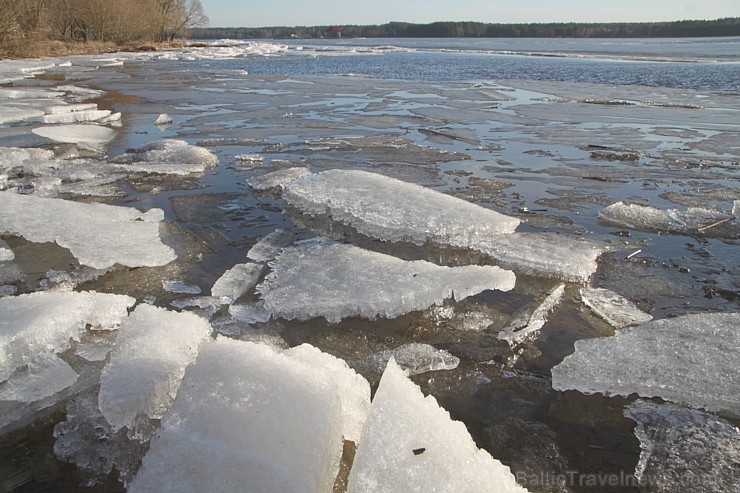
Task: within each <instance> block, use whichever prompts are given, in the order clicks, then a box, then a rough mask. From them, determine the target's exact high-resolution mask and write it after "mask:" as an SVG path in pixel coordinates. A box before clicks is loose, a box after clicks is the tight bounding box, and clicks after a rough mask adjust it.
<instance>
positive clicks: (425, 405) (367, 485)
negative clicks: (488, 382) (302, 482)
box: [347, 359, 527, 493]
mask: <svg viewBox="0 0 740 493" xmlns="http://www.w3.org/2000/svg"><path fill="white" fill-rule="evenodd" d="M347 491H348V492H349V493H356V492H377V491H403V492H420V493H421V492H424V493H426V492H429V491H455V492H469V493H473V492H479V491H498V492H526V491H527V490H526V489H524V488H522V487H521V486H519V485H518V484H517V483H516V480H515V478H514V475H513V474H512V473H511V470H510V469H509V468H508V467H506V466H505V465H503V464H502V463H501V462H500V461H498V460H496V459H494V458H493V457H491V455H490V454H489V453H488V452H486V451H485V450H482V449H479V448H478V447H477V446H476V445H475V442H473V439H472V438H471V437H470V433H469V432H468V430H467V429H466V428H465V425H464V424H463V423H461V422H459V421H453V420H452V419H451V418H450V415H449V413H448V412H447V411H446V410H444V409H443V408H441V407H440V406H439V405H438V404H437V400H436V399H435V398H434V397H432V396H427V397H424V394H422V392H421V390H420V389H419V387H417V386H416V385H415V384H414V383H413V382H412V381H411V380H409V379H408V377H407V376H406V375H405V374H404V372H403V370H402V369H401V368H400V367H399V366H398V365H397V364H396V362H395V360H393V359H391V360H390V361H389V362H388V366H387V367H386V370H385V372H384V373H383V377H382V378H381V380H380V385H379V386H378V390H377V392H376V393H375V396H374V398H373V403H372V406H371V408H370V414H369V416H368V418H367V421H366V423H365V428H364V429H363V432H362V436H361V438H360V443H359V447H358V449H357V454H356V455H355V460H354V464H353V466H352V470H351V471H350V476H349V484H348V486H347Z"/></svg>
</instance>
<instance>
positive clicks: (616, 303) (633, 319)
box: [581, 287, 653, 329]
mask: <svg viewBox="0 0 740 493" xmlns="http://www.w3.org/2000/svg"><path fill="white" fill-rule="evenodd" d="M581 299H582V300H583V303H584V304H585V305H586V306H587V307H589V308H590V309H591V310H593V311H594V313H596V314H597V315H598V316H599V317H601V318H603V319H604V320H606V321H607V322H608V323H609V324H610V325H612V326H613V327H614V328H616V329H621V328H623V327H629V326H630V325H639V324H642V323H645V322H649V321H650V320H652V319H653V317H652V315H649V314H647V313H645V312H643V311H642V310H640V309H639V308H637V307H636V306H635V305H634V304H633V303H632V302H631V301H630V300H628V299H627V298H625V297H624V296H620V295H618V294H617V293H615V292H613V291H609V290H608V289H604V288H589V287H583V288H581Z"/></svg>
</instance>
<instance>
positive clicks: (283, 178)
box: [249, 168, 311, 190]
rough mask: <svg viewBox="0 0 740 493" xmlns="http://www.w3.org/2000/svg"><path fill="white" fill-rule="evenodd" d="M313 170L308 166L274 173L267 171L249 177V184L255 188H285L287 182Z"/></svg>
mask: <svg viewBox="0 0 740 493" xmlns="http://www.w3.org/2000/svg"><path fill="white" fill-rule="evenodd" d="M310 174H311V172H310V171H308V168H287V169H281V170H278V171H273V172H272V173H267V174H264V175H262V176H253V177H252V178H250V179H249V186H250V187H252V188H254V189H255V190H272V189H276V188H283V187H285V186H286V185H287V184H289V183H292V182H294V181H295V180H298V179H299V178H302V177H304V176H308V175H310Z"/></svg>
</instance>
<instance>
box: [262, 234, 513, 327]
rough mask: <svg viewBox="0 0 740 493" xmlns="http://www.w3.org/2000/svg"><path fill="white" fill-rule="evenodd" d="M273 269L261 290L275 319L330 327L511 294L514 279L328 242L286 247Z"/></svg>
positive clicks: (494, 269) (480, 269) (493, 272)
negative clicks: (488, 293) (493, 292)
mask: <svg viewBox="0 0 740 493" xmlns="http://www.w3.org/2000/svg"><path fill="white" fill-rule="evenodd" d="M271 267H272V268H273V271H272V272H271V273H270V274H268V275H267V277H266V278H265V280H264V282H262V284H260V285H259V286H257V292H258V293H259V294H260V296H261V297H262V299H263V300H264V302H265V308H267V310H269V311H270V313H272V315H273V316H274V317H282V318H285V319H288V320H292V319H299V320H307V319H309V318H313V317H325V318H326V319H327V320H328V321H330V322H332V323H334V322H339V321H340V320H341V319H343V318H345V317H350V316H355V315H359V316H362V317H366V318H371V319H372V318H375V317H377V316H382V317H385V318H394V317H397V316H399V315H402V314H404V313H408V312H411V311H414V310H421V309H424V308H427V307H429V306H431V305H434V304H439V303H441V302H442V301H444V300H445V299H447V298H451V297H454V298H455V299H456V300H462V299H464V298H466V297H468V296H471V295H473V294H477V293H480V292H481V291H485V290H486V289H498V290H501V291H508V290H511V289H513V287H514V284H515V281H516V278H515V276H514V274H513V273H512V272H509V271H505V270H503V269H500V268H498V267H492V266H477V265H468V266H463V267H441V266H438V265H435V264H432V263H430V262H426V261H423V260H417V261H412V262H408V261H405V260H401V259H398V258H396V257H392V256H390V255H385V254H382V253H376V252H371V251H368V250H364V249H362V248H358V247H355V246H352V245H346V244H340V243H335V242H332V241H330V240H328V239H326V238H319V239H314V240H309V241H304V242H301V243H300V244H298V245H296V246H293V247H289V248H286V249H284V250H283V251H282V252H281V253H280V255H278V257H277V259H276V260H275V262H273V263H272V264H271Z"/></svg>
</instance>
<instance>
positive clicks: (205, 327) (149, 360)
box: [98, 304, 211, 435]
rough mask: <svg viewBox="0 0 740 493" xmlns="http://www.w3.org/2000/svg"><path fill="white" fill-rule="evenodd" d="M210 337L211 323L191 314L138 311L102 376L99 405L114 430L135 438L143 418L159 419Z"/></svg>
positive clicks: (126, 325) (143, 308)
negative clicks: (188, 367) (200, 348)
mask: <svg viewBox="0 0 740 493" xmlns="http://www.w3.org/2000/svg"><path fill="white" fill-rule="evenodd" d="M210 333H211V325H210V324H209V323H208V321H207V320H205V319H203V318H201V317H199V316H197V315H193V314H192V313H187V312H181V313H180V312H171V311H168V310H165V309H164V308H158V307H154V306H151V305H147V304H143V305H139V306H138V307H137V308H136V310H135V311H134V312H133V313H132V314H131V315H130V316H129V317H128V318H127V319H126V320H124V321H123V323H122V324H121V328H120V329H119V330H118V336H117V339H116V345H115V347H114V348H113V352H112V353H111V358H110V362H109V363H108V364H107V365H106V367H105V368H103V372H102V374H101V376H100V394H99V396H98V405H99V406H100V411H101V412H102V413H103V415H104V416H105V418H106V419H107V420H108V422H109V423H110V424H111V426H112V427H113V429H114V430H119V429H121V428H123V427H124V426H126V427H127V428H128V429H129V432H130V434H132V435H133V434H135V433H138V430H137V419H139V418H140V417H141V416H146V417H150V418H160V417H161V416H162V415H163V414H164V412H165V411H166V410H167V408H168V407H169V406H170V404H171V403H172V400H173V399H174V398H175V394H177V389H178V388H180V382H181V380H182V376H183V374H184V373H185V367H186V366H187V365H188V364H190V363H192V362H193V361H194V360H195V357H196V356H197V355H198V348H199V346H200V344H201V342H202V341H203V340H204V339H205V338H206V337H207V336H208V335H209V334H210Z"/></svg>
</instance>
